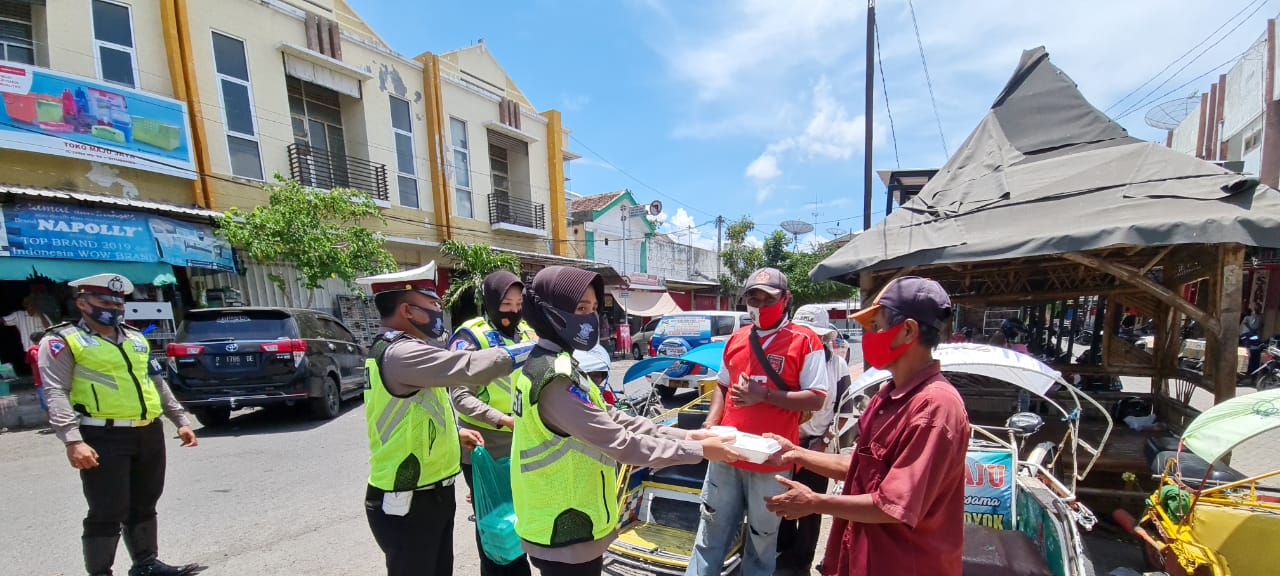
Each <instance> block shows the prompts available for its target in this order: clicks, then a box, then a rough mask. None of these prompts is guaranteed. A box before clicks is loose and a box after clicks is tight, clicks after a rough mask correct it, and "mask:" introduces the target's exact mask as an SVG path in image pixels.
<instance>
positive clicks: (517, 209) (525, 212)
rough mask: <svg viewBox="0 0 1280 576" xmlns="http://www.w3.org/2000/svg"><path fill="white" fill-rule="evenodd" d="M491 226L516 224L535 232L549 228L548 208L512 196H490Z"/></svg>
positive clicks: (501, 194) (501, 193) (500, 194)
mask: <svg viewBox="0 0 1280 576" xmlns="http://www.w3.org/2000/svg"><path fill="white" fill-rule="evenodd" d="M489 224H514V225H516V226H523V227H525V228H532V229H534V230H545V229H546V228H547V214H546V207H545V206H543V205H542V204H537V203H534V202H530V201H528V200H525V199H522V198H512V197H511V195H510V194H507V193H503V192H497V193H494V194H490V195H489Z"/></svg>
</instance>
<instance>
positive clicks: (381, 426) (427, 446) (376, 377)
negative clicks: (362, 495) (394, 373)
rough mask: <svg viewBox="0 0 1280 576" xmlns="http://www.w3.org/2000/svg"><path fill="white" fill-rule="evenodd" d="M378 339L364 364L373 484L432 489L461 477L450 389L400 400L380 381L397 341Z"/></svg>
mask: <svg viewBox="0 0 1280 576" xmlns="http://www.w3.org/2000/svg"><path fill="white" fill-rule="evenodd" d="M400 340H413V338H412V337H410V336H405V335H402V334H401V335H396V336H394V337H392V338H391V339H388V335H387V334H384V335H382V336H379V337H378V340H377V341H376V342H374V345H373V347H372V348H371V349H370V351H369V358H368V359H367V360H365V370H366V371H367V372H368V378H369V389H368V390H365V392H364V403H365V412H364V413H365V422H366V426H367V433H368V436H369V484H370V485H372V486H374V487H375V488H379V489H382V490H386V491H389V492H403V491H406V490H413V489H416V488H421V487H424V486H430V485H432V484H435V483H437V482H440V481H442V480H446V479H449V478H452V477H454V476H456V475H458V473H459V472H461V471H462V469H461V467H460V466H459V463H458V462H459V458H460V456H461V453H462V447H461V445H460V444H459V442H458V427H457V422H456V421H455V420H454V415H453V405H452V404H450V402H449V393H448V390H447V389H446V388H427V389H423V390H418V391H417V392H415V393H414V394H413V395H411V396H408V397H404V398H401V397H398V396H394V395H392V394H391V392H390V391H389V390H387V388H386V385H385V384H384V383H383V381H382V357H383V355H384V354H385V353H386V351H387V348H389V347H390V346H391V344H392V343H393V342H398V341H400Z"/></svg>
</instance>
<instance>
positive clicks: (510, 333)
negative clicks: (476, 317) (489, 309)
mask: <svg viewBox="0 0 1280 576" xmlns="http://www.w3.org/2000/svg"><path fill="white" fill-rule="evenodd" d="M489 317H490V318H489V323H490V324H492V325H493V329H494V330H497V331H498V333H499V334H502V335H503V336H506V337H507V338H515V336H516V332H517V331H518V330H519V329H520V313H519V312H503V311H501V310H498V311H496V312H494V313H493V314H490V315H489ZM504 320H505V321H506V322H505V324H504V322H503V321H504Z"/></svg>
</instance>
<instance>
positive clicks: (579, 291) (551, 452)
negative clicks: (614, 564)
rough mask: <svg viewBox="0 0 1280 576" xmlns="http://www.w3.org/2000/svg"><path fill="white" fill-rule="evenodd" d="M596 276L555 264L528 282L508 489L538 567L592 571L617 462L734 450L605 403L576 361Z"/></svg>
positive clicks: (611, 508) (558, 574) (663, 462)
mask: <svg viewBox="0 0 1280 576" xmlns="http://www.w3.org/2000/svg"><path fill="white" fill-rule="evenodd" d="M603 299H604V284H603V281H602V280H601V279H600V276H599V275H598V274H596V273H594V272H588V271H586V270H581V269H578V268H570V267H567V266H551V267H548V268H545V269H543V270H542V271H541V272H538V275H537V276H535V277H534V279H533V282H532V283H531V285H530V286H529V288H527V289H526V290H525V306H524V310H523V315H524V318H525V319H526V320H528V321H529V325H530V326H532V327H533V329H534V330H535V331H536V332H537V334H538V343H537V346H536V347H535V348H534V352H533V354H532V355H531V356H530V359H529V363H528V364H527V365H526V366H525V367H524V368H523V370H522V371H521V372H520V374H519V375H518V376H517V378H516V379H515V380H516V395H515V397H514V398H513V399H512V403H513V408H514V409H515V413H516V427H515V431H514V438H513V441H512V446H511V493H512V498H513V500H514V504H515V510H516V517H517V519H518V520H517V522H516V533H517V534H519V536H520V538H521V540H522V541H523V542H522V546H523V547H524V551H525V552H526V553H527V554H528V555H529V557H530V558H531V562H532V564H533V565H534V566H535V567H537V568H538V570H539V572H541V573H542V575H543V576H578V575H592V576H595V575H598V574H600V573H601V569H602V566H603V556H604V552H605V550H606V549H608V548H609V544H610V543H611V542H613V540H614V538H615V537H616V533H617V529H618V512H619V511H618V469H617V467H618V464H619V463H621V464H628V465H632V466H654V467H660V466H671V465H674V464H692V463H695V462H698V461H701V460H702V459H703V458H704V457H705V458H708V459H711V460H719V461H733V460H736V459H738V458H739V456H738V454H737V453H735V452H733V451H732V450H730V449H729V448H728V447H726V446H725V445H724V444H723V443H722V441H721V439H720V438H719V437H718V436H715V435H712V434H711V433H710V432H708V431H706V430H697V431H693V432H690V431H687V430H680V429H676V428H668V427H665V426H657V425H655V424H654V423H653V422H651V421H649V420H648V419H645V418H636V417H633V416H628V415H626V414H623V413H621V412H618V411H617V410H612V409H610V408H609V407H608V406H607V405H606V404H605V402H604V398H603V397H602V396H601V394H600V389H599V388H598V387H597V386H596V385H595V384H594V383H593V382H592V381H591V380H590V379H589V378H588V377H587V375H586V374H584V373H583V372H582V370H581V369H580V368H579V367H578V365H577V364H576V363H575V362H574V361H573V357H572V356H571V353H572V351H574V350H591V349H592V348H594V347H595V346H596V345H597V342H598V341H599V336H600V335H599V328H600V325H599V321H600V316H599V313H598V312H597V311H596V309H597V306H598V305H599V303H600V302H601V301H602V300H603Z"/></svg>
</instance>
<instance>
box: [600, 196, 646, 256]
mask: <svg viewBox="0 0 1280 576" xmlns="http://www.w3.org/2000/svg"><path fill="white" fill-rule="evenodd" d="M626 206H635V204H633V203H632V202H631V201H629V200H623V201H621V202H619V203H618V204H617V205H615V206H614V207H612V208H610V209H609V210H608V211H607V212H605V213H604V214H603V215H601V216H600V217H599V218H596V220H595V221H594V222H589V223H588V224H587V226H588V229H589V230H592V231H593V232H594V237H595V249H594V250H595V252H594V254H595V257H594V260H595V261H596V262H602V263H604V264H608V265H610V266H613V268H614V269H615V270H617V271H618V272H619V273H621V274H639V273H641V272H642V270H641V258H640V256H641V254H640V252H641V249H640V246H641V244H642V243H643V242H645V239H644V237H645V234H648V233H649V227H648V226H647V225H646V224H645V222H644V219H643V217H641V218H627V224H626V226H627V229H628V230H627V238H628V240H627V242H626V245H627V257H626V267H625V270H624V268H623V262H622V261H623V258H622V244H623V242H622V231H623V224H622V209H623V207H626ZM605 238H608V239H609V245H608V246H605V244H604V240H605ZM649 242H650V243H652V240H649ZM648 249H649V250H652V249H653V247H652V245H650V247H649V248H648ZM648 270H649V272H648V273H649V274H654V272H653V269H652V268H649V269H648Z"/></svg>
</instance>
